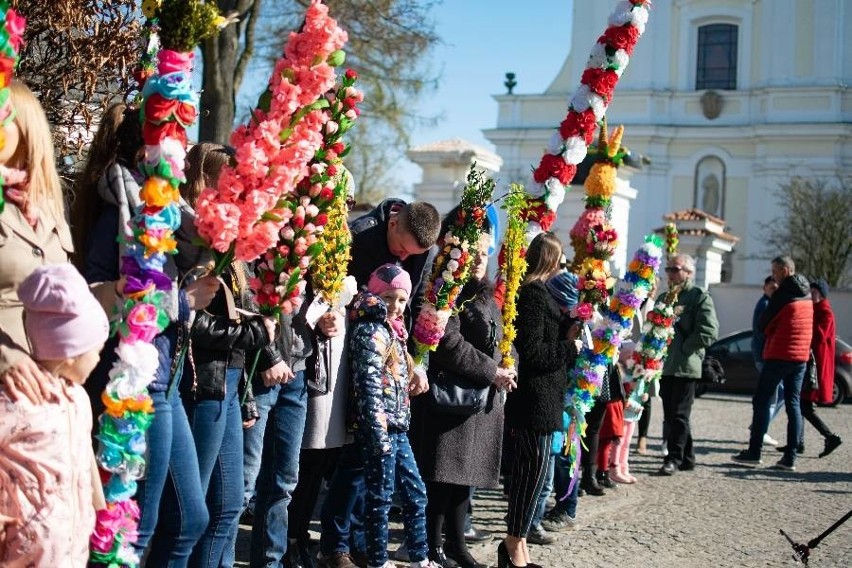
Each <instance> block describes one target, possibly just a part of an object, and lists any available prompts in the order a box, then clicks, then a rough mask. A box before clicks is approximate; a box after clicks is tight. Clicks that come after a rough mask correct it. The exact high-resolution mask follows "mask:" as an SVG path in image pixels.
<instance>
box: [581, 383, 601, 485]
mask: <svg viewBox="0 0 852 568" xmlns="http://www.w3.org/2000/svg"><path fill="white" fill-rule="evenodd" d="M605 416H606V402H604V401H602V400H601V399H599V398H598V399H595V404H593V405H592V408H591V409H589V411H588V412H587V413H586V435H585V436H583V445H584V446H585V447H586V448H587V449H586V450H583V451H582V453H581V454H580V465H582V466H583V475H587V476H591V477H594V475H595V472H596V471H597V463H598V462H597V459H598V458H597V456H598V446H599V445H600V431H601V425H602V424H603V421H604V417H605Z"/></svg>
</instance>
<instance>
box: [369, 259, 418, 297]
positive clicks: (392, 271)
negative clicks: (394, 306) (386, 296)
mask: <svg viewBox="0 0 852 568" xmlns="http://www.w3.org/2000/svg"><path fill="white" fill-rule="evenodd" d="M367 290H369V291H370V293H371V294H375V295H377V296H378V295H380V294H383V293H384V292H387V291H388V290H405V291H406V292H408V295H409V296H410V295H411V276H409V275H408V272H406V271H405V270H403V269H402V268H401V267H399V266H397V265H396V264H383V265H381V266H380V267H378V268H377V269H376V270H374V271H373V273H372V274H370V281H369V282H368V283H367Z"/></svg>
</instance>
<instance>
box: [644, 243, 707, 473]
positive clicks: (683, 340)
mask: <svg viewBox="0 0 852 568" xmlns="http://www.w3.org/2000/svg"><path fill="white" fill-rule="evenodd" d="M666 275H667V276H668V279H669V288H672V287H675V286H677V287H678V288H679V289H680V292H679V294H678V298H677V304H676V306H675V315H676V317H677V320H676V321H675V324H674V328H675V335H674V338H672V342H671V345H669V350H668V356H667V357H666V361H665V363H664V365H663V376H662V379H661V380H660V398H662V399H663V420H664V421H665V424H666V426H667V434H666V436H665V439H664V440H663V443H664V444H665V447H666V448H667V450H668V454H667V455H666V457H665V461H664V462H663V467H661V468H660V470H659V472H658V474H659V475H674V474H675V473H676V472H677V471H678V470H681V471H690V470H692V469H694V468H695V449H694V448H693V445H692V433H691V432H690V426H689V416H690V414H691V412H692V403H693V402H694V401H695V385H696V384H697V383H698V380H699V379H700V378H701V361H702V360H703V359H704V350H705V349H707V348H708V347H709V346H710V345H712V344H713V342H714V341H716V337H717V335H718V333H719V323H718V322H717V320H716V309H715V307H714V305H713V298H711V297H710V294H708V293H707V292H706V291H705V290H703V289H701V288H699V287H698V286H696V285H695V283H694V280H695V261H694V260H693V258H692V257H691V256H689V255H686V254H678V255H675V256H673V257H671V258H670V259H669V261H668V265H667V266H666ZM663 296H665V293H663V294H662V295H661V296H660V298H659V299H662V298H663ZM659 299H658V301H659Z"/></svg>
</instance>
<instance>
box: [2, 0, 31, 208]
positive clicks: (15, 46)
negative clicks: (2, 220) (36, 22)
mask: <svg viewBox="0 0 852 568" xmlns="http://www.w3.org/2000/svg"><path fill="white" fill-rule="evenodd" d="M26 23H27V21H26V20H25V19H24V18H23V17H22V16H20V15H19V14H18V13H17V12H16V11H15V10H14V9H12V8H10V7H9V2H8V1H7V0H0V150H2V149H3V148H5V147H6V128H5V127H6V125H8V124H9V123H10V122H11V121H12V120H14V119H15V109H14V107H13V106H12V100H11V91H10V90H9V85H11V84H12V76H13V75H14V73H15V69H16V68H17V67H18V52H19V51H20V49H21V46H22V45H23V43H24V38H23V36H24V27H25V26H26ZM13 177H14V175H13V173H12V172H11V171H10V170H8V169H7V168H6V167H5V166H0V213H2V212H3V209H4V208H5V207H6V197H5V195H4V193H5V191H4V186H5V185H6V183H7V182H11V183H14V182H16V181H23V180H13V179H12V178H13Z"/></svg>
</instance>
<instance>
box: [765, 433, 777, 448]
mask: <svg viewBox="0 0 852 568" xmlns="http://www.w3.org/2000/svg"><path fill="white" fill-rule="evenodd" d="M763 444H764V445H766V446H777V445H778V440H776V439H775V438H773V437H772V436H770V435H769V434H764V435H763Z"/></svg>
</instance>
